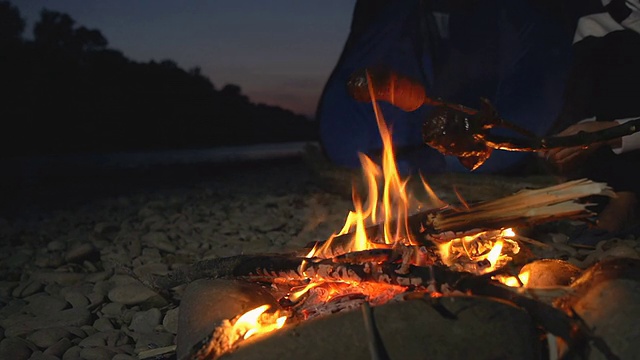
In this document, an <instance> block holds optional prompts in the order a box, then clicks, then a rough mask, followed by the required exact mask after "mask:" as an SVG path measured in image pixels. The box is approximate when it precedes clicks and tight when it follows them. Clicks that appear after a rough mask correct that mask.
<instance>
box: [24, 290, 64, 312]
mask: <svg viewBox="0 0 640 360" xmlns="http://www.w3.org/2000/svg"><path fill="white" fill-rule="evenodd" d="M25 300H26V301H27V302H28V305H27V306H25V307H24V309H23V311H25V312H27V313H30V314H33V315H36V316H41V315H43V316H44V315H48V314H51V313H55V312H58V311H61V310H63V309H64V308H66V307H67V306H68V304H67V302H66V301H65V300H63V299H60V298H57V297H54V296H50V295H48V294H46V293H37V294H34V295H31V296H29V297H27V298H25Z"/></svg>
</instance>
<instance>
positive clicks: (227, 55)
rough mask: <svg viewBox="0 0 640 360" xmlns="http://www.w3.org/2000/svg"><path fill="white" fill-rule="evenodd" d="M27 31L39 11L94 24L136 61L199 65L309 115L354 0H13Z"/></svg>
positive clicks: (257, 98) (252, 94)
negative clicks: (167, 61)
mask: <svg viewBox="0 0 640 360" xmlns="http://www.w3.org/2000/svg"><path fill="white" fill-rule="evenodd" d="M12 4H13V5H15V6H17V7H18V9H19V10H20V13H21V15H22V17H23V18H25V20H26V21H27V28H26V31H25V35H26V37H28V38H31V36H32V29H33V24H34V23H35V21H37V19H38V18H39V13H40V10H42V9H43V8H47V9H49V10H55V11H60V12H63V13H67V14H69V15H70V16H71V17H72V18H73V19H74V20H75V21H76V23H77V24H78V25H83V26H86V27H87V28H89V29H98V30H100V31H101V32H102V34H103V35H104V36H105V37H106V38H107V40H108V41H109V47H110V48H113V49H117V50H120V51H122V52H123V54H124V55H125V56H127V57H128V58H130V59H132V60H136V61H144V62H146V61H149V60H156V61H160V60H165V59H171V60H174V61H175V62H177V63H178V65H179V66H180V67H182V68H184V69H190V68H192V67H195V66H199V67H200V68H201V69H202V72H203V74H204V75H205V76H207V77H208V78H209V79H210V80H211V81H212V82H213V84H214V86H216V88H218V89H220V88H222V87H223V86H224V85H225V84H228V83H232V84H236V85H239V86H240V87H241V88H242V91H243V93H245V94H246V95H248V96H249V98H250V99H251V101H253V102H262V103H266V104H270V105H279V106H281V107H284V108H287V109H290V110H292V111H295V112H297V113H301V114H305V115H310V116H311V115H313V113H314V111H315V107H316V104H317V102H318V98H319V96H320V92H321V91H322V87H323V86H324V83H325V81H326V80H327V78H328V76H329V74H330V72H331V70H332V69H333V67H334V66H335V64H336V61H337V59H338V56H339V55H340V52H341V50H342V47H343V45H344V42H345V40H346V38H347V35H348V34H349V26H350V22H351V15H352V12H353V7H354V5H355V0H312V1H307V0H305V1H300V0H269V1H265V0H224V1H223V0H209V1H188V2H183V1H175V0H136V1H130V0H109V1H98V0H89V1H88V0H65V1H51V0H20V1H12Z"/></svg>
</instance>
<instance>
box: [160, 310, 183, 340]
mask: <svg viewBox="0 0 640 360" xmlns="http://www.w3.org/2000/svg"><path fill="white" fill-rule="evenodd" d="M179 311H180V308H179V307H177V308H175V309H171V310H168V311H167V313H166V314H165V316H164V319H162V326H164V328H165V330H167V331H168V332H170V333H172V334H177V333H178V315H179Z"/></svg>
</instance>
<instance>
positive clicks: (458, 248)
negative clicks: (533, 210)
mask: <svg viewBox="0 0 640 360" xmlns="http://www.w3.org/2000/svg"><path fill="white" fill-rule="evenodd" d="M514 236H515V233H514V232H513V229H511V228H508V229H503V230H492V231H482V232H477V233H474V234H471V235H465V236H461V237H457V238H454V239H452V240H450V241H448V242H443V243H441V244H440V245H438V247H439V250H440V257H441V259H442V262H443V263H444V264H445V265H447V266H449V267H452V268H454V269H457V270H460V271H462V270H464V271H469V272H473V273H487V272H489V271H493V270H495V269H497V268H500V267H502V266H504V264H506V263H507V262H509V261H510V260H511V256H512V255H515V254H517V253H519V252H520V246H519V245H518V243H517V242H516V241H514V240H513V239H512V238H513V237H514Z"/></svg>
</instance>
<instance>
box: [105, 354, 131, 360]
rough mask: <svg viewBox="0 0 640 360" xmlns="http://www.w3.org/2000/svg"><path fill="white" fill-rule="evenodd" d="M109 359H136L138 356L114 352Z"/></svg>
mask: <svg viewBox="0 0 640 360" xmlns="http://www.w3.org/2000/svg"><path fill="white" fill-rule="evenodd" d="M111 360H138V358H137V357H135V356H133V355H128V354H116V355H115V356H114V357H112V358H111Z"/></svg>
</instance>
